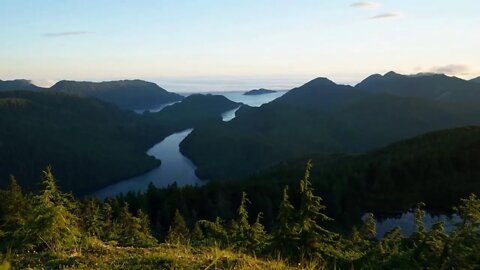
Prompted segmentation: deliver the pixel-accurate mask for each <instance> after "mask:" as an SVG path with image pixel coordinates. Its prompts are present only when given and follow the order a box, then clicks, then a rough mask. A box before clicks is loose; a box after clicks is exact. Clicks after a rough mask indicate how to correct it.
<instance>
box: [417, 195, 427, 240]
mask: <svg viewBox="0 0 480 270" xmlns="http://www.w3.org/2000/svg"><path fill="white" fill-rule="evenodd" d="M424 208H425V203H423V202H421V203H418V204H417V207H416V208H415V215H414V216H415V222H414V226H415V228H414V231H415V232H416V233H418V234H424V233H425V232H426V231H427V230H426V227H425V222H424V219H425V210H423V209H424Z"/></svg>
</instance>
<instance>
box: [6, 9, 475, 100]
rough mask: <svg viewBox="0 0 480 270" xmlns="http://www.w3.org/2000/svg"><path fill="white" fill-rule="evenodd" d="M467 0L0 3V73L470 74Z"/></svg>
mask: <svg viewBox="0 0 480 270" xmlns="http://www.w3.org/2000/svg"><path fill="white" fill-rule="evenodd" d="M479 14H480V1H478V0H455V1H453V0H450V1H447V0H421V1H419V0H379V1H348V0H336V1H324V0H241V1H239V0H238V1H233V0H151V1H147V0H95V1H94V0H82V1H80V0H61V1H59V0H0V79H2V80H9V79H18V78H23V79H30V80H32V81H33V82H34V83H36V84H38V85H41V86H49V85H51V84H53V83H55V82H56V81H58V80H62V79H69V80H88V81H105V80H118V79H145V80H149V81H154V82H156V83H158V84H159V85H160V86H162V87H164V88H166V89H168V90H171V91H177V92H190V91H220V90H229V91H231V90H248V89H253V88H261V87H263V88H272V89H290V88H292V87H295V86H299V85H301V84H303V83H305V82H306V81H308V80H311V79H313V78H316V77H328V78H330V79H332V80H334V81H335V82H338V83H344V84H355V83H358V82H359V81H361V80H362V79H363V78H365V77H366V76H368V75H370V74H373V73H385V72H388V71H390V70H394V71H397V72H399V73H404V74H414V73H419V72H438V73H446V74H449V75H452V76H458V77H461V78H465V79H469V78H473V77H477V76H480V52H479V48H480V34H479V30H478V26H480V15H479Z"/></svg>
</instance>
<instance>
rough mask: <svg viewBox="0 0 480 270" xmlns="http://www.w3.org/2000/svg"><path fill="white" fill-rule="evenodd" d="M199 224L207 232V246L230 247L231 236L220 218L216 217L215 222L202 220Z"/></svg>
mask: <svg viewBox="0 0 480 270" xmlns="http://www.w3.org/2000/svg"><path fill="white" fill-rule="evenodd" d="M198 224H199V225H200V227H201V228H203V229H204V231H205V242H206V244H207V245H213V246H219V247H227V246H229V245H230V238H229V234H228V232H227V230H226V229H225V226H224V222H223V220H222V219H221V218H220V217H216V219H215V222H212V221H208V220H200V221H198Z"/></svg>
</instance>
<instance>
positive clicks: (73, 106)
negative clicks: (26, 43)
mask: <svg viewBox="0 0 480 270" xmlns="http://www.w3.org/2000/svg"><path fill="white" fill-rule="evenodd" d="M237 106H238V105H237V104H236V103H234V102H232V101H229V100H227V99H224V98H223V97H220V98H219V97H218V96H203V97H189V98H186V99H185V103H183V102H180V103H177V104H175V105H172V106H171V107H169V108H168V109H167V110H165V111H162V112H159V113H149V114H145V115H138V114H135V113H133V112H130V111H125V110H120V109H118V107H116V106H114V105H112V104H109V103H106V102H103V101H100V100H98V99H95V98H84V97H79V96H74V95H68V94H64V93H57V92H52V91H46V92H41V93H34V92H29V91H15V92H0V126H1V128H0V188H1V187H5V186H6V185H7V184H8V182H9V175H10V174H13V175H15V176H16V177H17V178H18V181H19V183H20V184H21V185H22V186H24V187H25V188H26V189H27V190H35V189H37V188H38V176H39V175H38V174H39V172H40V171H41V170H43V169H45V167H46V166H47V165H51V166H52V167H53V170H54V172H55V174H56V175H57V176H58V178H59V180H60V185H61V187H62V188H63V189H64V190H66V191H73V192H75V193H77V194H79V193H83V192H88V191H92V190H94V189H96V188H100V187H103V186H105V185H108V184H111V183H113V182H116V181H119V180H123V179H125V178H128V177H131V176H134V175H138V174H140V173H143V172H145V171H147V170H149V169H153V168H154V167H155V166H158V165H159V161H158V160H155V159H154V158H152V157H149V156H147V155H146V154H145V151H146V150H147V149H148V148H149V147H151V146H152V145H153V144H155V143H157V142H159V141H161V140H162V139H164V138H165V137H166V136H168V135H170V134H171V133H174V132H178V131H181V130H183V129H187V128H192V127H197V126H199V125H201V124H203V123H205V122H206V121H214V120H218V121H221V117H220V114H221V113H223V112H224V111H226V110H228V109H230V108H235V107H237Z"/></svg>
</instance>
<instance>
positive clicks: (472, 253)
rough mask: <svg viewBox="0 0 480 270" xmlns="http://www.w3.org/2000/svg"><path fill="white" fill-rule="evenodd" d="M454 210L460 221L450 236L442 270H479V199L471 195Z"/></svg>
mask: <svg viewBox="0 0 480 270" xmlns="http://www.w3.org/2000/svg"><path fill="white" fill-rule="evenodd" d="M454 210H455V211H456V213H457V215H458V216H459V217H460V218H461V220H462V221H461V223H460V224H458V225H457V228H456V230H455V231H454V232H452V233H451V234H450V239H449V241H448V242H447V246H446V248H445V249H446V251H445V253H446V254H445V258H446V261H445V262H444V268H447V269H480V252H479V250H480V198H478V197H477V196H476V195H475V194H471V195H470V196H469V197H468V198H466V199H462V200H461V204H460V206H458V207H455V208H454Z"/></svg>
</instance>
